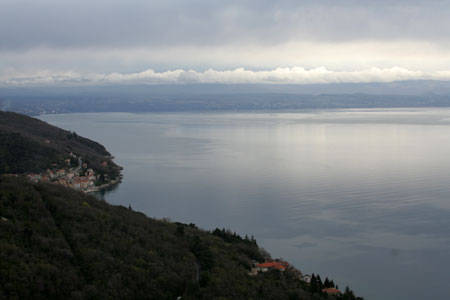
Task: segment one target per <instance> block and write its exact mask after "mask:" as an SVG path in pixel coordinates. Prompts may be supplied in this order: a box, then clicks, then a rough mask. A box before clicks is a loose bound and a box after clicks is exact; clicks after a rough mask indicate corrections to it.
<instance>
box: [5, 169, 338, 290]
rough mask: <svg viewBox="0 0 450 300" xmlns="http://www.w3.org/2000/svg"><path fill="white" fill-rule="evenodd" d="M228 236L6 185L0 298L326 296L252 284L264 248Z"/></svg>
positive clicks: (275, 275)
mask: <svg viewBox="0 0 450 300" xmlns="http://www.w3.org/2000/svg"><path fill="white" fill-rule="evenodd" d="M220 235H221V236H217V235H214V234H212V233H210V232H207V231H203V230H200V229H198V228H196V227H195V226H194V225H192V224H191V225H185V224H180V223H171V222H167V221H161V220H155V219H151V218H148V217H146V216H145V215H143V214H142V213H138V212H134V211H132V210H130V209H128V208H125V207H120V206H112V205H109V204H107V203H105V202H103V201H100V200H98V199H96V198H94V197H92V196H88V195H85V194H83V193H80V192H76V191H74V190H71V189H68V188H64V187H61V186H58V185H52V184H37V185H33V184H31V183H28V182H26V181H25V180H23V179H21V178H17V177H0V286H1V289H0V298H9V299H31V298H33V299H51V298H70V299H87V298H92V299H108V298H121V299H125V298H128V299H176V298H177V297H179V296H182V297H183V299H322V298H323V297H324V295H320V294H318V293H315V294H314V295H313V293H311V292H310V286H308V285H307V284H306V283H304V282H303V281H300V280H299V279H298V274H297V273H296V272H294V271H291V270H289V269H288V270H286V271H284V272H280V271H276V270H274V271H269V272H266V273H260V274H258V275H256V276H250V275H249V274H248V272H249V270H250V268H251V265H252V261H253V260H259V261H261V260H262V259H263V257H262V255H261V253H260V250H259V248H258V246H257V245H256V242H255V241H254V240H249V239H243V238H240V237H237V236H235V235H231V234H229V236H228V238H227V236H226V235H225V236H224V235H223V232H222V234H220ZM329 298H330V297H329ZM331 299H332V298H331Z"/></svg>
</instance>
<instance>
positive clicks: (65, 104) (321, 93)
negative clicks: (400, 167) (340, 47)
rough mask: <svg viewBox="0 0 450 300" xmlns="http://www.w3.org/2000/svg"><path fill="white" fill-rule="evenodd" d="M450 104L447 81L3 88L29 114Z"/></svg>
mask: <svg viewBox="0 0 450 300" xmlns="http://www.w3.org/2000/svg"><path fill="white" fill-rule="evenodd" d="M448 106H450V82H446V81H403V82H392V83H358V84H356V83H355V84H349V83H341V84H311V85H269V84H259V85H257V84H252V85H250V84H242V85H223V84H222V85H221V84H190V85H111V86H78V87H74V86H72V87H69V86H68V87H35V88H25V87H23V88H0V110H9V111H15V112H20V113H24V114H28V115H39V114H47V113H74V112H117V111H120V112H153V111H160V112H161V111H241V110H295V109H334V108H377V107H387V108H388V107H448Z"/></svg>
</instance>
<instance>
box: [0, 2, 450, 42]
mask: <svg viewBox="0 0 450 300" xmlns="http://www.w3.org/2000/svg"><path fill="white" fill-rule="evenodd" d="M449 19H450V3H449V1H414V0H413V1H388V0H381V1H331V0H327V1H312V0H309V1H266V0H264V1H245V0H241V1H235V0H233V1H217V0H203V1H200V0H193V1H181V0H174V1H170V0H165V1H161V0H155V1H143V0H127V1H119V0H108V1H106V0H95V1H85V0H78V1H75V0H66V1H61V0H53V1H51V0H40V1H35V0H34V1H25V0H0V49H3V50H18V49H30V48H33V47H38V46H46V47H50V48H54V47H57V48H58V47H72V48H77V47H97V48H98V47H100V48H101V47H119V48H122V47H130V46H131V47H136V46H142V47H165V46H177V45H193V46H204V45H207V46H208V45H223V44H241V43H248V44H279V43H285V42H290V41H303V40H309V41H326V42H346V41H352V40H371V39H372V40H373V39H374V40H377V39H381V40H392V39H409V40H426V41H431V42H436V43H439V42H442V41H445V42H448V40H449V39H450V38H449V37H450V22H448V20H449Z"/></svg>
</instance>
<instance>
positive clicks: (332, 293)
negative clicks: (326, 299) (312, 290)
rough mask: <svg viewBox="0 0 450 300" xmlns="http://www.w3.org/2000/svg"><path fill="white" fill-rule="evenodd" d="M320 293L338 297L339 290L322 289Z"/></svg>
mask: <svg viewBox="0 0 450 300" xmlns="http://www.w3.org/2000/svg"><path fill="white" fill-rule="evenodd" d="M322 292H324V293H327V294H328V295H339V294H340V293H341V291H340V290H338V289H335V288H326V289H323V290H322Z"/></svg>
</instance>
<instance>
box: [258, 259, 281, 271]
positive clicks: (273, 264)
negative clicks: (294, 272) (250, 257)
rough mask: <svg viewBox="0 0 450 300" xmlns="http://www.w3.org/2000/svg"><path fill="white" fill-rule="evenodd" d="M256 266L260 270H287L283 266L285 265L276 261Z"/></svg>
mask: <svg viewBox="0 0 450 300" xmlns="http://www.w3.org/2000/svg"><path fill="white" fill-rule="evenodd" d="M256 266H257V267H259V268H274V269H277V270H284V269H286V267H285V266H283V264H281V263H279V262H276V261H272V262H265V263H262V264H257V265H256Z"/></svg>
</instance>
